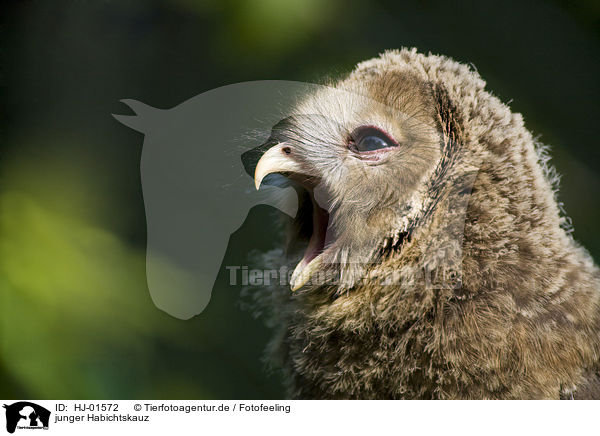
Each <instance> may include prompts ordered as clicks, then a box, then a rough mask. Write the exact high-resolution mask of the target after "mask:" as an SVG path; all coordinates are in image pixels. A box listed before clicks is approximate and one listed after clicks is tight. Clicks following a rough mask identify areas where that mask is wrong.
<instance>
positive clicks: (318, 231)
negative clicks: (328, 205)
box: [290, 191, 329, 291]
mask: <svg viewBox="0 0 600 436" xmlns="http://www.w3.org/2000/svg"><path fill="white" fill-rule="evenodd" d="M309 192H310V193H311V194H312V191H309ZM311 199H312V205H313V212H312V224H313V230H312V235H311V237H310V240H309V241H308V247H306V251H305V252H304V257H303V258H302V260H301V261H300V263H298V265H297V266H296V268H295V269H294V272H293V273H292V277H291V279H290V286H291V288H292V291H295V290H297V289H299V288H301V287H302V286H304V285H305V284H306V282H308V280H309V279H310V277H311V276H312V274H313V273H314V272H315V271H316V270H317V269H319V267H320V266H321V264H322V256H321V254H322V253H323V250H324V249H325V241H326V237H327V229H328V224H329V214H328V213H327V211H326V210H325V209H323V208H321V207H320V206H319V204H318V202H317V201H315V197H314V195H311Z"/></svg>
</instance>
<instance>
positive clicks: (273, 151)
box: [254, 142, 303, 190]
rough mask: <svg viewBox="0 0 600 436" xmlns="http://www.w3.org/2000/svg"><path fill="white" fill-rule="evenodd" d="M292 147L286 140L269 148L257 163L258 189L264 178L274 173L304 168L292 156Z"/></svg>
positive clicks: (255, 174)
mask: <svg viewBox="0 0 600 436" xmlns="http://www.w3.org/2000/svg"><path fill="white" fill-rule="evenodd" d="M292 154H293V153H292V147H291V146H289V145H288V144H286V143H285V142H280V143H279V144H277V145H274V146H273V147H271V148H269V149H268V150H267V151H266V152H265V153H264V154H263V155H262V157H261V158H260V160H259V161H258V163H257V164H256V169H255V171H254V186H256V189H257V190H258V189H259V188H260V184H261V182H262V181H263V179H264V178H265V177H266V176H267V175H269V174H273V173H298V174H302V172H303V171H302V168H301V166H300V164H298V162H296V161H295V160H294V159H293V157H292Z"/></svg>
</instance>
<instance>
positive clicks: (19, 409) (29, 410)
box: [3, 401, 50, 433]
mask: <svg viewBox="0 0 600 436" xmlns="http://www.w3.org/2000/svg"><path fill="white" fill-rule="evenodd" d="M3 407H4V408H5V409H6V431H8V432H9V433H14V432H15V430H16V429H17V428H19V429H42V428H43V429H47V428H48V425H49V421H50V411H49V410H48V409H46V408H45V407H42V406H40V405H38V404H35V403H31V402H29V401H19V402H17V403H13V404H10V405H7V404H5V405H4V406H3Z"/></svg>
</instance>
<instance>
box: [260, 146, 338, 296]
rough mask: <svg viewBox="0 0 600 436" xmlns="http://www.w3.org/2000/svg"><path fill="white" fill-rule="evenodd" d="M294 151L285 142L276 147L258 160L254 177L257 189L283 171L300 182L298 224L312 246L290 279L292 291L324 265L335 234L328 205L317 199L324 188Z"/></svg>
mask: <svg viewBox="0 0 600 436" xmlns="http://www.w3.org/2000/svg"><path fill="white" fill-rule="evenodd" d="M293 154H294V153H293V150H292V148H291V147H290V146H289V145H286V144H285V143H280V144H277V145H275V146H273V147H272V148H270V149H269V150H267V151H266V152H265V153H264V154H263V156H262V157H261V158H260V160H259V161H258V163H257V165H256V169H255V173H254V180H255V185H256V189H259V188H260V185H261V182H262V180H263V179H264V178H265V177H266V176H267V175H268V174H272V173H279V174H282V175H284V176H286V177H287V178H288V179H290V180H291V181H293V182H295V183H296V184H297V191H299V198H300V205H299V206H300V207H299V210H298V216H297V217H296V223H295V224H296V226H297V227H298V236H299V239H308V245H307V247H306V250H305V252H304V256H303V257H302V259H301V260H300V262H299V263H298V265H297V266H296V268H295V269H294V272H293V273H292V276H291V279H290V287H291V289H292V291H296V290H297V289H300V288H301V287H302V286H304V285H305V284H306V283H307V282H308V281H309V280H310V278H311V276H313V274H314V273H315V272H316V271H317V270H319V269H320V268H321V266H322V265H323V253H324V252H325V250H326V249H327V246H328V245H329V244H328V243H329V242H330V238H331V235H329V234H328V230H329V226H328V225H329V213H328V211H327V209H326V208H327V205H325V204H319V201H318V198H319V197H320V196H319V195H317V199H315V191H316V190H319V189H320V188H319V178H318V177H317V176H315V175H311V174H310V173H309V171H306V170H305V169H304V168H302V165H301V164H300V163H299V162H298V161H297V160H295V159H294V156H293Z"/></svg>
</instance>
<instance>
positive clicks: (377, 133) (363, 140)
mask: <svg viewBox="0 0 600 436" xmlns="http://www.w3.org/2000/svg"><path fill="white" fill-rule="evenodd" d="M348 146H349V147H350V148H351V149H352V150H354V151H356V152H358V153H364V152H368V151H376V150H381V149H384V148H390V147H397V146H398V144H397V143H396V141H394V140H393V139H392V138H390V137H389V135H388V134H387V133H385V132H384V131H383V130H380V129H378V128H377V127H373V126H361V127H358V128H357V129H355V130H354V132H352V135H351V139H350V144H349V145H348Z"/></svg>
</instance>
